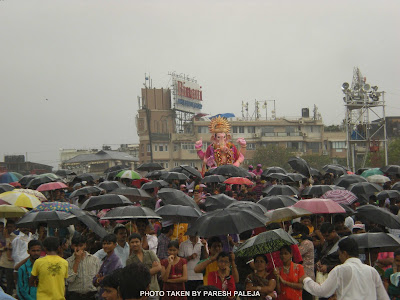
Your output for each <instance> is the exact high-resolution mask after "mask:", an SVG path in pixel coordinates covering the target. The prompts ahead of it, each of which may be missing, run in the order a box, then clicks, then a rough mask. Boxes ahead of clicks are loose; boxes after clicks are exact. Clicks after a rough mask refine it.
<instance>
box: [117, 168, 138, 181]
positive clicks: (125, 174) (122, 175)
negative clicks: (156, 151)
mask: <svg viewBox="0 0 400 300" xmlns="http://www.w3.org/2000/svg"><path fill="white" fill-rule="evenodd" d="M115 177H118V178H121V179H122V178H127V179H132V180H133V179H140V178H142V177H141V176H140V174H139V173H136V172H135V171H132V170H122V171H121V172H119V173H118V174H117V175H116V176H115Z"/></svg>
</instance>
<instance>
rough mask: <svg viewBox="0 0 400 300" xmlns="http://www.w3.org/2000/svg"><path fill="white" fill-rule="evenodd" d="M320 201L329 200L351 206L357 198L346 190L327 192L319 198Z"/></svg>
mask: <svg viewBox="0 0 400 300" xmlns="http://www.w3.org/2000/svg"><path fill="white" fill-rule="evenodd" d="M321 198H322V199H331V200H333V201H335V202H336V203H339V204H352V203H353V202H354V201H356V200H357V196H356V195H354V194H353V193H352V192H350V191H348V190H332V191H327V192H326V193H325V194H323V195H322V196H321Z"/></svg>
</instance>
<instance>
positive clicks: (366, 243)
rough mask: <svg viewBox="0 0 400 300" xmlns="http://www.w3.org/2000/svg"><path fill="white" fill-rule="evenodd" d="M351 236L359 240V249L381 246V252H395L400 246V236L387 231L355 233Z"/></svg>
mask: <svg viewBox="0 0 400 300" xmlns="http://www.w3.org/2000/svg"><path fill="white" fill-rule="evenodd" d="M349 238H351V239H353V240H355V241H356V242H357V245H358V248H359V249H371V248H379V249H380V251H379V252H393V251H396V250H397V249H399V248H400V238H399V237H397V236H395V235H393V234H389V233H385V232H367V233H360V234H353V235H351V236H350V237H349Z"/></svg>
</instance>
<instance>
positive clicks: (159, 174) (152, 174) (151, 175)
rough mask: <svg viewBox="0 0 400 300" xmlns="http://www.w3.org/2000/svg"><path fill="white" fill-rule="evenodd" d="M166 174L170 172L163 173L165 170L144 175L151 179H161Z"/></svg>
mask: <svg viewBox="0 0 400 300" xmlns="http://www.w3.org/2000/svg"><path fill="white" fill-rule="evenodd" d="M166 173H168V171H163V170H157V171H151V172H149V173H147V174H146V175H144V177H146V178H151V179H160V177H161V176H162V175H164V174H166Z"/></svg>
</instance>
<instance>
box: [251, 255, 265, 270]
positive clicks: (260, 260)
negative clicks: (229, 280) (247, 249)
mask: <svg viewBox="0 0 400 300" xmlns="http://www.w3.org/2000/svg"><path fill="white" fill-rule="evenodd" d="M253 259H254V268H255V270H256V271H257V272H262V271H264V270H265V268H266V266H267V263H268V261H267V257H266V256H265V255H264V254H257V255H256V256H254V257H253Z"/></svg>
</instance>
